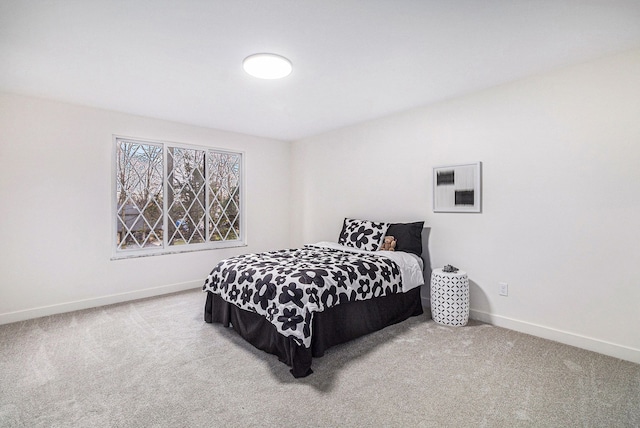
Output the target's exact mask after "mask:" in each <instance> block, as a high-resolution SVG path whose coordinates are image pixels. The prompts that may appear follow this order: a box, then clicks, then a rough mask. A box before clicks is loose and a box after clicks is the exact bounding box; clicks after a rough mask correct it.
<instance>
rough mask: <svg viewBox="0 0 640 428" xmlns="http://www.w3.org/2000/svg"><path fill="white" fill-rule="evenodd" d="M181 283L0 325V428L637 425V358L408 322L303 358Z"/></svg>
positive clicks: (475, 326)
mask: <svg viewBox="0 0 640 428" xmlns="http://www.w3.org/2000/svg"><path fill="white" fill-rule="evenodd" d="M204 300H205V296H204V294H203V293H202V292H201V291H199V290H195V291H188V292H183V293H176V294H172V295H168V296H162V297H157V298H151V299H145V300H140V301H136V302H132V303H125V304H120V305H114V306H108V307H103V308H97V309H92V310H86V311H80V312H75V313H70V314H63V315H56V316H51V317H46V318H40V319H36V320H30V321H25V322H20V323H15V324H10V325H4V326H0V426H2V427H204V426H208V427H228V426H243V427H244V426H261V427H262V426H282V427H306V426H318V427H324V426H332V427H345V426H354V427H361V426H367V427H370V426H384V427H411V426H416V427H519V426H524V427H546V426H549V427H638V426H640V365H638V364H633V363H630V362H625V361H621V360H618V359H615V358H611V357H607V356H603V355H599V354H596V353H593V352H589V351H584V350H581V349H577V348H573V347H570V346H566V345H561V344H558V343H554V342H551V341H547V340H544V339H539V338H536V337H532V336H528V335H524V334H520V333H516V332H513V331H509V330H506V329H502V328H497V327H493V326H490V325H486V324H481V323H478V322H472V323H471V324H470V325H468V326H467V327H458V328H456V327H443V326H439V325H437V324H435V323H434V322H433V321H432V320H429V319H427V317H426V316H421V317H415V318H412V319H410V320H408V321H405V322H404V323H401V324H398V325H395V326H391V327H388V328H386V329H384V330H382V331H380V332H377V333H374V334H371V335H368V336H366V337H363V338H360V339H358V340H355V341H352V342H350V343H347V344H344V345H340V346H337V347H334V348H332V349H330V350H329V351H328V352H327V353H326V354H325V356H324V357H322V358H317V359H315V360H314V364H313V369H314V371H315V373H314V374H312V375H311V376H309V377H307V378H304V379H294V378H293V377H292V376H291V375H290V373H289V371H288V367H286V366H285V365H284V364H282V363H280V362H279V361H278V360H277V358H276V357H274V356H271V355H268V354H265V353H263V352H262V351H259V350H256V349H254V348H253V347H251V346H250V345H248V344H247V343H246V342H244V341H243V340H242V339H240V338H239V337H238V336H237V335H236V334H235V332H234V331H233V330H231V329H225V328H224V327H221V326H219V325H210V324H206V323H204V322H203V321H202V318H203V306H204Z"/></svg>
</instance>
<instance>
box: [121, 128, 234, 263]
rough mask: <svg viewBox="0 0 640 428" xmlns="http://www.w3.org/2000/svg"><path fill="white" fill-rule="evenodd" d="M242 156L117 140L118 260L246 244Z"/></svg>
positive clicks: (200, 149) (195, 148)
mask: <svg viewBox="0 0 640 428" xmlns="http://www.w3.org/2000/svg"><path fill="white" fill-rule="evenodd" d="M242 176H243V155H242V153H237V152H230V151H224V150H218V149H210V148H203V147H194V146H188V145H184V144H173V143H164V142H157V141H142V140H137V139H130V138H121V137H115V209H114V212H115V215H114V218H115V233H114V235H115V236H114V248H115V251H114V253H115V254H114V257H115V258H122V257H128V256H134V255H135V256H140V255H151V254H164V253H172V252H181V251H194V250H201V249H210V248H221V247H230V246H240V245H244V227H243V205H242Z"/></svg>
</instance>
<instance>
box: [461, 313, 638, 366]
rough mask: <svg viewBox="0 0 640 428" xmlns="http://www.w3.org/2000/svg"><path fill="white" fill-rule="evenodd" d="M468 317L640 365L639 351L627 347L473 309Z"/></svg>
mask: <svg viewBox="0 0 640 428" xmlns="http://www.w3.org/2000/svg"><path fill="white" fill-rule="evenodd" d="M469 316H470V318H472V319H475V320H478V321H482V322H486V323H488V324H491V325H495V326H497V327H504V328H508V329H509V330H515V331H519V332H521V333H526V334H530V335H532V336H537V337H541V338H543V339H549V340H553V341H555V342H560V343H564V344H565V345H571V346H575V347H577V348H582V349H586V350H589V351H593V352H597V353H599V354H604V355H609V356H611V357H615V358H619V359H621V360H626V361H631V362H633V363H638V364H640V349H634V348H629V347H627V346H622V345H617V344H615V343H611V342H606V341H603V340H599V339H594V338H591V337H586V336H581V335H579V334H574V333H569V332H566V331H562V330H557V329H554V328H549V327H545V326H541V325H537V324H531V323H528V322H524V321H519V320H515V319H512V318H507V317H503V316H499V315H493V314H489V313H487V312H483V311H477V310H473V309H472V310H471V311H470V314H469Z"/></svg>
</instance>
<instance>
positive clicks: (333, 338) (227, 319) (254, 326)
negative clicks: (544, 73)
mask: <svg viewBox="0 0 640 428" xmlns="http://www.w3.org/2000/svg"><path fill="white" fill-rule="evenodd" d="M420 288H421V287H416V288H414V289H412V290H410V291H408V292H406V293H398V294H392V295H390V296H384V297H377V298H374V299H370V300H363V301H355V302H350V303H345V304H341V305H338V306H334V307H332V308H330V309H327V310H325V311H323V312H317V313H315V314H314V318H313V331H312V342H311V347H310V348H305V347H303V346H301V345H298V344H297V343H296V342H295V341H294V340H293V338H292V337H285V336H282V335H281V334H279V333H278V332H277V330H276V328H275V326H274V325H273V324H271V323H270V322H269V321H267V320H266V318H264V317H263V316H261V315H258V314H256V313H254V312H249V311H246V310H243V309H240V308H238V307H237V306H235V305H233V304H231V303H228V302H226V301H224V300H223V299H222V298H221V297H220V296H218V295H216V294H213V293H211V292H207V301H206V303H205V310H204V320H205V321H206V322H208V323H219V324H222V325H224V326H225V327H229V325H231V326H233V329H234V330H235V331H236V332H238V334H240V336H242V337H243V338H244V339H245V340H246V341H248V342H249V343H251V344H252V345H253V346H255V347H256V348H258V349H261V350H263V351H265V352H268V353H270V354H273V355H276V356H277V357H278V359H279V360H280V361H282V362H283V363H285V364H287V365H288V366H290V367H291V374H293V376H294V377H296V378H298V377H305V376H308V375H310V374H311V373H313V370H311V360H312V358H313V357H321V356H323V355H324V352H325V351H326V350H327V349H329V348H330V347H332V346H334V345H338V344H340V343H344V342H347V341H349V340H352V339H355V338H357V337H360V336H364V335H365V334H368V333H372V332H374V331H378V330H381V329H383V328H384V327H386V326H389V325H392V324H396V323H399V322H401V321H404V320H406V319H407V318H409V317H412V316H416V315H421V314H422V313H423V309H422V303H421V300H420Z"/></svg>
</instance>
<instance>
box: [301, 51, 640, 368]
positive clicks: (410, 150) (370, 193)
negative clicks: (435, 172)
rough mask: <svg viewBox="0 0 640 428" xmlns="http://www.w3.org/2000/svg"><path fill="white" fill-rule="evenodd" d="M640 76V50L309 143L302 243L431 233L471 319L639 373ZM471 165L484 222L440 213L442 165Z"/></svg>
mask: <svg viewBox="0 0 640 428" xmlns="http://www.w3.org/2000/svg"><path fill="white" fill-rule="evenodd" d="M470 72H472V71H470ZM638 76H640V51H633V52H628V53H625V54H622V55H617V56H614V57H609V58H604V59H602V60H599V61H595V62H591V63H587V64H582V65H580V66H576V67H571V68H567V69H563V70H559V71H555V72H552V73H548V74H544V75H540V76H537V77H534V78H530V79H527V80H523V81H518V82H514V83H511V84H507V85H503V86H500V87H496V88H493V89H491V90H487V91H483V92H481V93H476V94H473V95H470V96H466V97H462V98H458V99H454V100H450V101H448V102H442V103H440V104H438V105H434V106H430V107H426V108H422V109H418V110H413V111H410V112H406V113H402V114H397V115H394V116H392V117H387V118H383V119H379V120H375V121H371V122H368V123H364V124H361V125H358V126H353V127H349V128H346V129H342V130H338V131H335V132H331V133H328V134H325V135H321V136H318V137H315V138H309V139H305V140H302V141H298V142H296V143H294V146H293V152H292V164H293V165H294V167H293V186H294V188H293V190H294V192H293V195H294V198H293V201H292V202H293V217H292V220H293V223H292V232H293V234H292V236H293V244H294V245H297V244H300V243H304V242H313V241H318V240H325V239H328V240H330V239H333V240H335V239H337V236H338V233H339V231H340V226H341V222H342V219H343V217H345V216H353V217H360V218H367V219H372V220H388V221H394V222H397V221H416V220H426V224H427V226H429V227H431V239H430V252H431V261H432V265H433V266H434V267H437V266H443V265H444V264H447V263H451V264H453V265H456V266H458V267H460V268H463V269H464V270H466V271H467V272H468V273H469V277H470V280H471V293H472V294H471V307H472V316H474V317H476V318H478V319H481V320H485V321H491V322H493V323H495V324H497V325H502V326H506V327H510V328H513V329H516V330H521V331H525V332H528V333H532V334H536V335H539V336H542V337H547V338H551V339H554V340H559V341H562V342H565V343H570V344H573V345H577V346H581V347H584V348H587V349H592V350H596V351H599V352H602V353H606V354H610V355H615V356H618V357H620V358H624V359H628V360H632V361H636V362H640V334H638V325H640V273H639V272H638V267H639V266H640V78H639V77H638ZM473 161H482V162H483V181H484V185H483V212H482V213H481V214H460V213H455V214H451V213H433V211H432V203H431V197H432V178H431V177H432V167H434V166H440V165H448V164H456V163H466V162H473ZM500 281H506V282H508V284H509V296H508V297H500V296H498V282H500Z"/></svg>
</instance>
